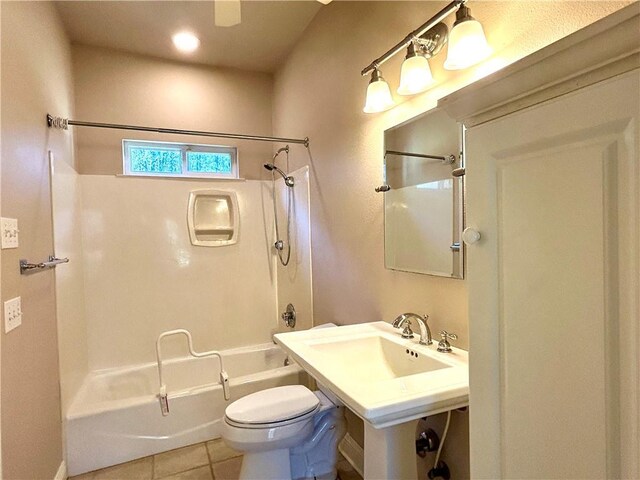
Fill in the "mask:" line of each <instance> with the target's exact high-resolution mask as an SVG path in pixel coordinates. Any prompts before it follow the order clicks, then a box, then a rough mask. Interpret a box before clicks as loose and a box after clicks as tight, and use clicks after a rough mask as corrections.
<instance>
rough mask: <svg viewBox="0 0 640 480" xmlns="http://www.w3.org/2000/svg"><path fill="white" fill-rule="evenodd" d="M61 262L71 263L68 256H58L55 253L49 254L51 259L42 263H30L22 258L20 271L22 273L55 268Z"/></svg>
mask: <svg viewBox="0 0 640 480" xmlns="http://www.w3.org/2000/svg"><path fill="white" fill-rule="evenodd" d="M61 263H69V259H68V258H56V257H55V256H54V255H50V256H49V260H47V261H46V262H40V263H30V262H29V261H28V260H24V259H22V260H20V273H21V274H22V275H24V274H26V273H32V272H41V271H42V270H48V269H50V268H55V266H56V265H60V264H61Z"/></svg>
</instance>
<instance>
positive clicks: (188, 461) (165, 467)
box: [69, 439, 362, 480]
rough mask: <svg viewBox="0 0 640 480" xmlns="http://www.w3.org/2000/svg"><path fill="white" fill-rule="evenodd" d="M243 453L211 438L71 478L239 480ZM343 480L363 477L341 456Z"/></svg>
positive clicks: (91, 479) (340, 472) (88, 479)
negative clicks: (207, 440) (210, 439)
mask: <svg viewBox="0 0 640 480" xmlns="http://www.w3.org/2000/svg"><path fill="white" fill-rule="evenodd" d="M241 464H242V455H241V453H240V452H238V451H236V450H233V449H232V448H229V447H227V446H226V445H225V443H224V442H223V441H222V440H221V439H218V440H212V441H210V442H206V443H199V444H197V445H191V446H189V447H184V448H178V449H177V450H171V451H169V452H164V453H159V454H158V455H153V456H151V457H145V458H141V459H139V460H134V461H133V462H128V463H123V464H121V465H115V466H113V467H109V468H104V469H102V470H96V471H94V472H89V473H85V474H82V475H78V476H75V477H70V478H69V480H156V479H162V480H238V477H239V476H240V465H241ZM338 475H339V477H340V479H341V480H362V478H361V477H360V475H358V473H357V472H356V471H355V470H353V468H352V467H351V465H350V464H349V462H347V461H346V460H344V458H342V456H340V461H339V462H338Z"/></svg>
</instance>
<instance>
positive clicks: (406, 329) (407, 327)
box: [401, 319, 413, 338]
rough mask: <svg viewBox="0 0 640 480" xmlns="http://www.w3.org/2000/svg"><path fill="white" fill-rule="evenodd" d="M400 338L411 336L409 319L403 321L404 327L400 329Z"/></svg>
mask: <svg viewBox="0 0 640 480" xmlns="http://www.w3.org/2000/svg"><path fill="white" fill-rule="evenodd" d="M401 335H402V338H413V330H411V320H409V319H407V321H405V322H404V329H403V330H402V334H401Z"/></svg>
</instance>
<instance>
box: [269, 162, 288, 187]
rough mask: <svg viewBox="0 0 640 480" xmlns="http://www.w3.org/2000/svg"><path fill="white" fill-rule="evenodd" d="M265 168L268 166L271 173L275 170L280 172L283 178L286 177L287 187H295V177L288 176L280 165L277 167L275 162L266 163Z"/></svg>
mask: <svg viewBox="0 0 640 480" xmlns="http://www.w3.org/2000/svg"><path fill="white" fill-rule="evenodd" d="M264 168H266V169H267V170H269V171H270V172H271V173H273V172H278V173H279V174H280V175H281V176H282V178H284V184H285V185H286V186H287V187H293V183H294V182H293V177H289V176H287V174H286V173H284V172H283V171H282V170H280V169H279V168H278V167H276V166H275V165H274V164H273V163H265V164H264Z"/></svg>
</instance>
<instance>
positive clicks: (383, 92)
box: [363, 68, 396, 113]
mask: <svg viewBox="0 0 640 480" xmlns="http://www.w3.org/2000/svg"><path fill="white" fill-rule="evenodd" d="M395 104H396V103H395V102H394V101H393V97H392V96H391V89H390V88H389V84H388V83H387V82H386V81H385V79H384V78H382V75H381V74H380V70H378V69H377V68H374V69H373V72H371V80H370V81H369V86H368V87H367V100H366V102H365V105H364V109H363V111H364V113H378V112H384V111H385V110H389V109H390V108H392V107H393V106H395Z"/></svg>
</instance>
